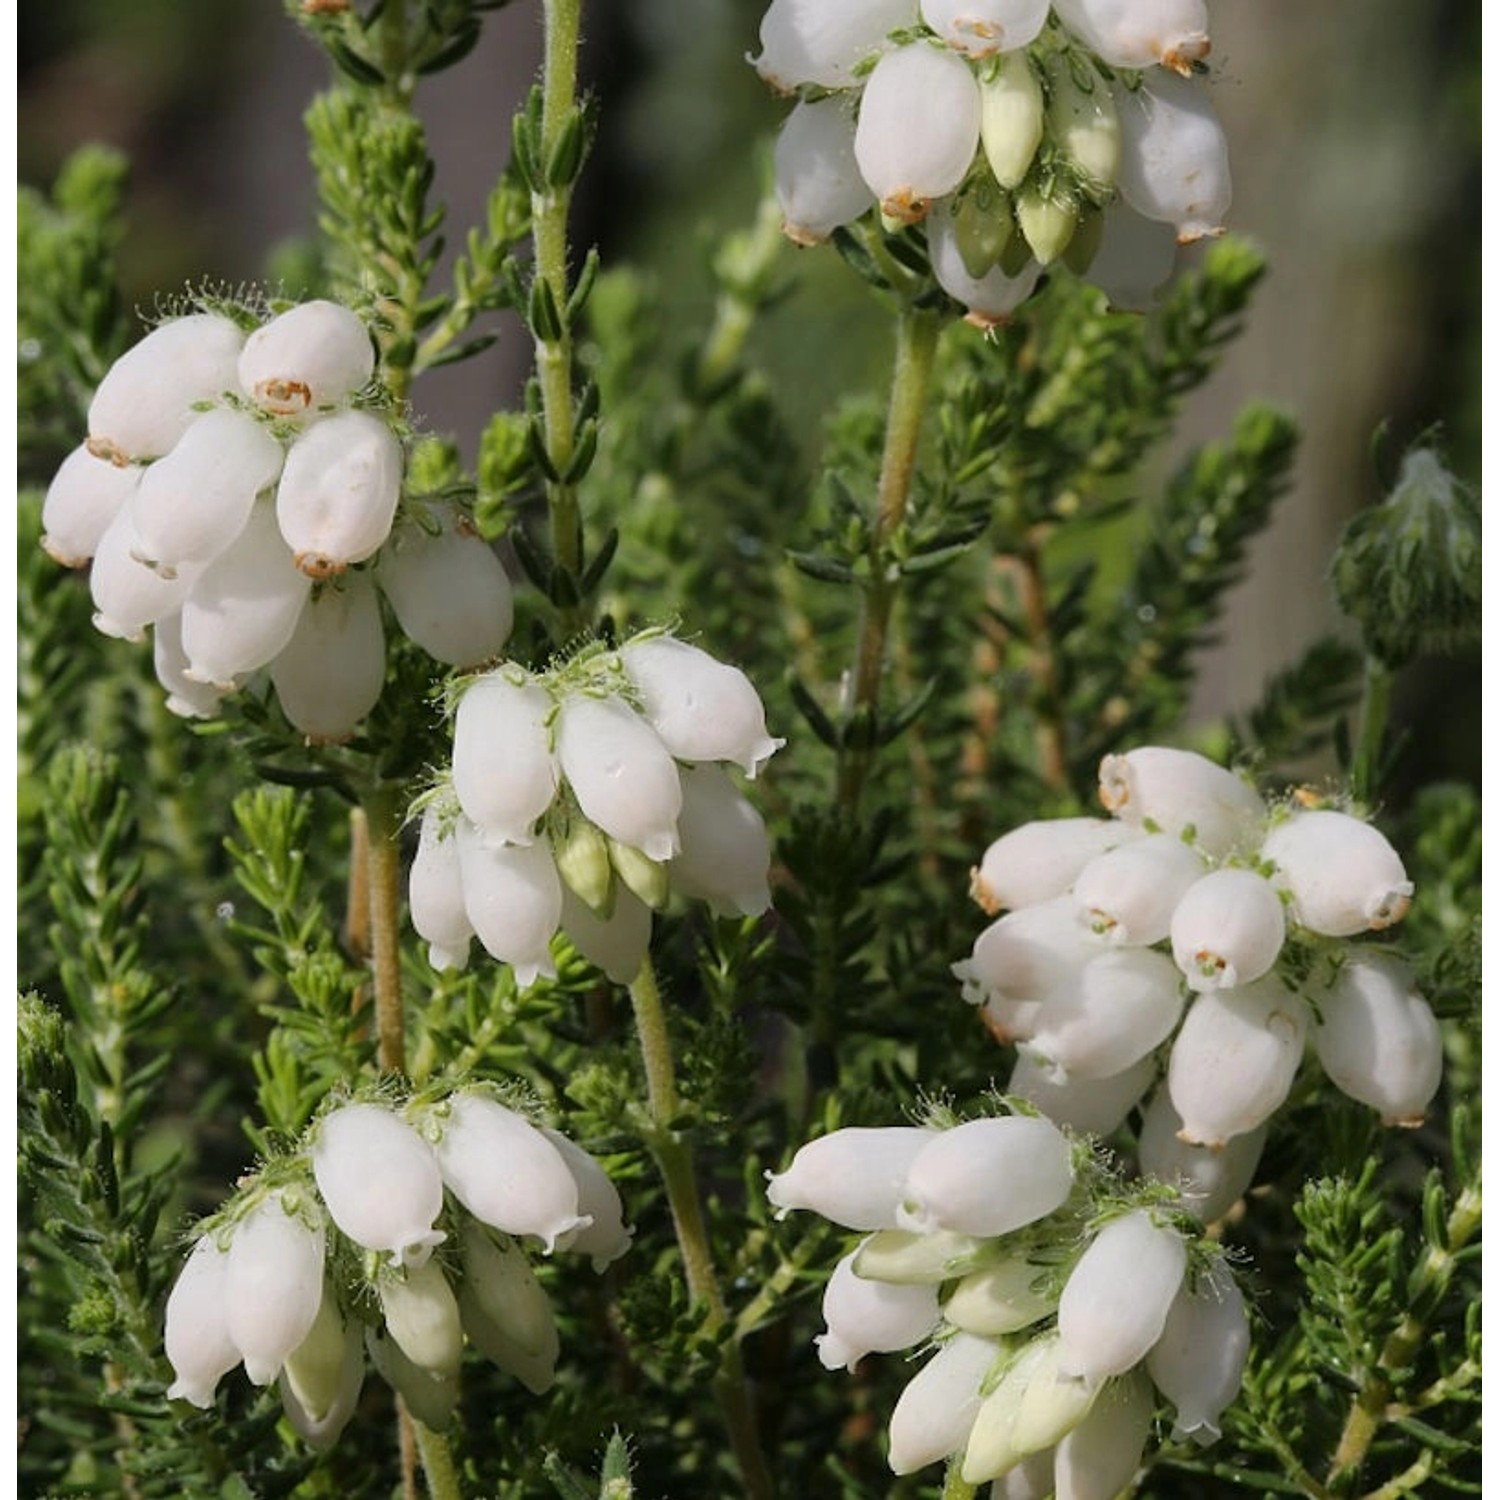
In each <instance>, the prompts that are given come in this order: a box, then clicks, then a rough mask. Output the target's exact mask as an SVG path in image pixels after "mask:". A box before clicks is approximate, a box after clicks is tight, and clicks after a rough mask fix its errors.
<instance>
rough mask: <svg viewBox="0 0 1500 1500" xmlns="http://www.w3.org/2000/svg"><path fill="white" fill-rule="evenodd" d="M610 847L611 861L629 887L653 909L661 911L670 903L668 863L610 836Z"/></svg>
mask: <svg viewBox="0 0 1500 1500" xmlns="http://www.w3.org/2000/svg"><path fill="white" fill-rule="evenodd" d="M608 848H609V859H610V863H611V864H612V865H613V866H614V867H615V873H616V874H617V875H618V876H619V877H620V879H621V880H623V881H624V882H625V886H626V889H627V890H630V891H633V892H634V893H635V894H636V895H637V896H639V897H640V899H641V900H642V901H644V902H645V903H646V905H647V906H649V907H650V908H651V909H652V910H653V911H659V910H660V909H661V908H662V907H663V906H665V905H666V904H667V896H668V895H669V894H670V892H671V882H670V880H669V878H668V875H667V867H666V866H665V865H663V864H660V863H658V862H657V861H656V860H654V859H651V858H649V857H648V856H647V855H645V854H643V853H642V852H641V850H639V849H637V848H635V847H634V846H633V845H631V844H622V843H620V841H619V840H618V839H610V840H609V843H608Z"/></svg>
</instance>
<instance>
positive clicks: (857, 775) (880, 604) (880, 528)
mask: <svg viewBox="0 0 1500 1500" xmlns="http://www.w3.org/2000/svg"><path fill="white" fill-rule="evenodd" d="M940 328H941V325H940V323H939V322H938V317H937V314H936V313H932V312H924V311H919V310H918V309H917V308H914V307H909V306H908V307H903V308H902V310H901V314H900V317H899V318H898V319H897V322H896V357H895V363H894V366H893V369H892V374H891V397H890V407H889V409H888V412H887V417H886V428H885V449H884V451H883V452H882V454H881V460H880V481H879V486H878V488H877V491H876V500H877V510H876V515H875V525H874V526H873V527H872V529H871V533H870V549H869V563H870V576H869V579H868V580H867V581H866V584H865V595H864V602H863V606H862V609H861V614H860V624H859V639H858V642H857V643H856V646H855V652H854V665H853V669H852V670H851V672H850V690H849V698H848V706H847V712H846V713H845V716H844V722H845V724H846V725H853V726H855V739H856V743H855V744H853V745H851V746H849V747H847V748H846V749H844V750H843V751H842V752H841V753H840V756H839V766H838V784H837V800H838V803H839V806H840V807H842V808H844V809H845V810H846V811H849V812H854V811H856V810H857V809H858V807H859V800H860V796H861V794H862V792H863V790H864V785H865V779H866V777H867V776H868V775H869V771H870V763H871V760H872V748H871V746H870V744H869V743H867V742H866V743H859V742H858V741H859V740H860V739H861V738H862V737H863V731H864V730H866V729H867V728H868V727H869V725H868V721H869V720H871V719H872V718H873V715H874V713H875V708H876V705H877V703H878V702H879V698H880V679H881V674H882V673H883V671H884V668H885V640H886V633H887V631H888V630H889V628H890V620H891V606H892V604H893V603H894V602H895V597H896V584H897V581H898V578H899V576H900V575H899V573H898V572H897V570H896V569H895V568H894V567H893V565H892V563H891V560H890V558H889V557H888V556H887V551H888V549H889V547H890V542H891V538H892V537H893V536H894V534H895V532H896V531H897V529H898V528H899V527H900V526H901V523H902V522H903V521H904V520H905V519H906V508H907V502H908V500H909V499H910V496H911V484H912V477H913V475H914V474H915V472H916V465H917V442H918V439H919V438H920V436H921V431H922V413H923V411H924V409H925V407H926V403H927V387H928V384H929V382H930V380H931V378H932V363H933V358H934V356H935V355H936V353H937V341H938V333H939V331H940Z"/></svg>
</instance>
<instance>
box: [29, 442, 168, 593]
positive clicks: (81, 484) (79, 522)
mask: <svg viewBox="0 0 1500 1500" xmlns="http://www.w3.org/2000/svg"><path fill="white" fill-rule="evenodd" d="M144 473H145V470H144V469H142V468H140V467H138V466H137V465H135V464H112V463H110V462H109V460H108V459H103V458H96V457H95V456H94V455H93V454H92V453H90V452H89V450H88V446H87V445H86V444H85V445H84V446H82V447H79V448H75V449H74V450H73V451H72V452H71V453H70V454H69V455H68V456H67V457H66V458H65V459H64V460H63V461H62V465H61V467H60V468H59V469H58V471H57V473H56V474H54V475H53V476H52V483H51V484H49V485H48V486H47V495H46V498H45V499H44V500H43V501H42V550H43V551H44V552H45V553H46V554H47V556H48V557H50V558H51V559H52V560H53V562H56V563H61V564H62V566H63V567H65V568H81V567H82V566H83V565H84V564H85V563H86V562H87V561H88V560H89V559H90V558H91V557H92V556H93V555H94V553H95V552H97V551H98V550H99V540H100V538H101V537H102V536H103V535H104V533H105V531H106V530H108V528H109V524H110V522H111V521H113V520H114V518H115V517H116V516H117V515H119V513H120V511H121V509H122V507H123V506H124V505H125V502H126V501H127V500H129V499H130V497H131V495H133V494H134V493H135V489H136V486H137V485H139V484H140V482H141V475H142V474H144Z"/></svg>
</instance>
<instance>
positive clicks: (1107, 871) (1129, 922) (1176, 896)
mask: <svg viewBox="0 0 1500 1500" xmlns="http://www.w3.org/2000/svg"><path fill="white" fill-rule="evenodd" d="M1203 873H1204V864H1203V860H1202V858H1201V857H1200V856H1199V855H1198V854H1197V853H1196V852H1195V851H1194V850H1193V849H1192V848H1191V847H1190V846H1189V845H1187V844H1185V843H1183V841H1182V840H1181V839H1180V838H1176V837H1174V836H1173V835H1172V834H1170V833H1150V834H1147V835H1146V836H1145V837H1144V838H1138V839H1135V840H1133V841H1131V842H1129V843H1126V844H1122V845H1121V846H1120V847H1119V848H1117V849H1112V850H1110V851H1109V852H1107V853H1105V854H1101V855H1099V856H1098V857H1097V858H1096V859H1092V860H1090V861H1089V863H1088V864H1087V865H1085V866H1084V867H1083V869H1082V870H1080V871H1079V873H1078V879H1077V881H1076V882H1075V883H1074V886H1073V899H1074V900H1075V901H1077V902H1078V904H1079V905H1080V906H1081V907H1082V908H1083V909H1084V911H1085V913H1086V914H1087V916H1088V920H1089V922H1090V924H1091V925H1092V926H1093V928H1094V930H1095V931H1096V932H1098V933H1099V934H1100V935H1101V936H1102V937H1106V938H1108V939H1109V940H1110V942H1112V943H1124V944H1129V945H1131V946H1132V947H1133V946H1137V945H1139V946H1142V947H1144V946H1149V945H1150V944H1152V943H1159V942H1161V940H1162V939H1163V938H1164V937H1166V936H1167V934H1168V933H1170V932H1171V930H1172V913H1173V911H1174V910H1176V907H1177V903H1178V902H1179V901H1180V900H1181V899H1182V897H1183V896H1185V895H1186V894H1187V891H1188V887H1189V886H1191V885H1193V884H1194V883H1195V882H1197V881H1198V880H1199V879H1200V878H1201V877H1202V875H1203Z"/></svg>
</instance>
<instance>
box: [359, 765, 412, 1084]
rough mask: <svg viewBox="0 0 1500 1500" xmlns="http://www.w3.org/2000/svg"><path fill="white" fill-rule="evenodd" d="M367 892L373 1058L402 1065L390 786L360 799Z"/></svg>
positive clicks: (382, 1065) (389, 1067) (397, 861)
mask: <svg viewBox="0 0 1500 1500" xmlns="http://www.w3.org/2000/svg"><path fill="white" fill-rule="evenodd" d="M364 810H365V829H366V838H367V841H368V850H369V855H368V860H369V879H368V889H369V892H370V927H369V933H370V967H371V970H372V972H373V974H374V977H375V1061H376V1066H377V1067H379V1069H380V1071H381V1072H382V1073H400V1072H403V1071H404V1070H405V1068H406V1017H405V1010H404V1008H403V1006H402V1003H401V846H400V845H399V844H398V843H397V834H398V833H399V832H400V829H401V815H400V811H399V804H398V801H397V796H396V792H395V790H394V788H392V787H386V786H382V787H376V788H375V789H374V790H372V791H370V792H369V793H367V794H366V796H365V799H364Z"/></svg>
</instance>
